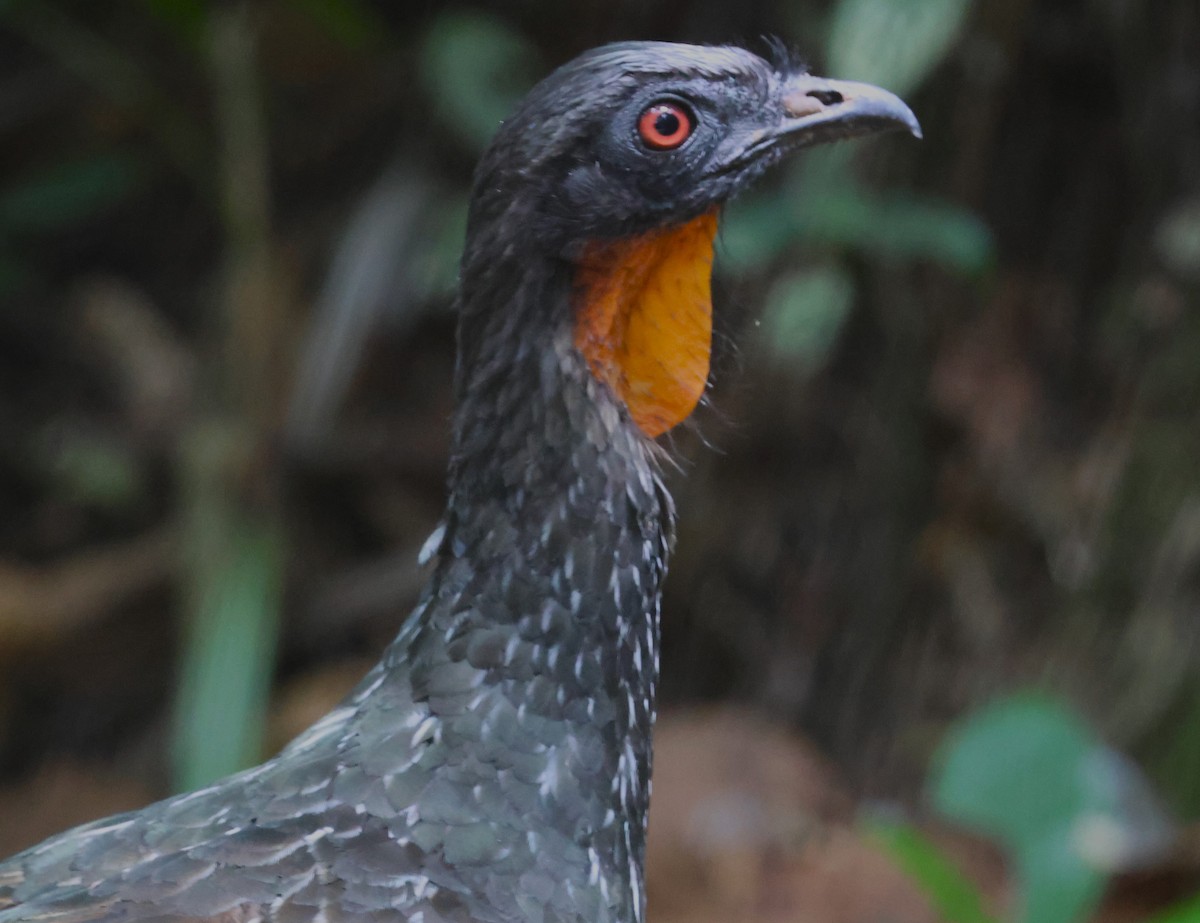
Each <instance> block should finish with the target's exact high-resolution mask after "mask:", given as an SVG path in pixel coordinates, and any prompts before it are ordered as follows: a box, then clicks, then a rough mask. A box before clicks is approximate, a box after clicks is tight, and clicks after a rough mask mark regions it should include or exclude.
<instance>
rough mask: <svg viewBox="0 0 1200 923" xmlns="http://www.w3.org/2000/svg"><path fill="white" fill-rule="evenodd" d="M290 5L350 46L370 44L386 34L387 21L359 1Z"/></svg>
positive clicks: (310, 0)
mask: <svg viewBox="0 0 1200 923" xmlns="http://www.w3.org/2000/svg"><path fill="white" fill-rule="evenodd" d="M291 2H292V4H293V5H294V6H295V7H297V8H298V9H299V10H301V11H302V12H303V13H305V15H307V16H308V17H309V18H310V19H312V20H313V21H314V22H316V23H317V24H318V25H319V26H321V27H322V28H323V29H324V30H325V31H326V32H327V33H328V34H329V35H331V36H333V37H334V38H335V39H337V40H338V41H339V42H340V43H341V44H342V45H344V46H345V47H347V48H350V49H360V48H366V47H369V46H370V45H371V44H372V43H373V42H377V41H379V39H380V38H381V37H382V36H384V35H386V34H387V24H386V23H385V22H384V21H383V20H382V19H381V18H380V17H379V16H377V15H375V13H374V11H372V10H371V9H370V8H369V7H367V5H366V4H364V3H360V2H358V0H291Z"/></svg>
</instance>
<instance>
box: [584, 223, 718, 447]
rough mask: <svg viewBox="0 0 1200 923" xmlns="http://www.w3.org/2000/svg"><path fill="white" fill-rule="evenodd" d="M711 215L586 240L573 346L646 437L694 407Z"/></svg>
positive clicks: (703, 352) (707, 347)
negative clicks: (638, 232)
mask: <svg viewBox="0 0 1200 923" xmlns="http://www.w3.org/2000/svg"><path fill="white" fill-rule="evenodd" d="M716 232H717V216H716V213H715V212H710V213H708V214H705V215H701V216H700V217H699V218H694V219H692V220H691V221H689V222H688V223H687V224H684V225H680V226H678V227H673V228H667V229H665V230H659V231H651V232H650V233H648V234H642V235H640V236H638V237H634V238H629V239H625V240H605V241H593V242H592V243H589V244H588V245H587V247H586V248H585V249H584V252H583V257H582V258H581V260H580V262H579V265H578V268H577V270H576V276H575V347H576V348H577V349H578V350H579V351H580V352H581V353H582V354H583V356H584V358H586V359H587V362H588V365H589V366H590V367H591V369H592V374H593V375H595V376H596V377H597V378H598V379H600V380H601V381H603V382H604V383H606V384H607V385H608V386H609V387H610V388H612V389H613V391H614V392H615V393H616V394H617V396H618V397H620V398H621V400H622V401H623V402H624V403H625V406H626V407H627V408H628V409H629V415H630V416H631V417H632V418H633V421H634V423H636V424H637V425H638V427H639V428H640V429H641V431H642V432H643V433H645V434H646V435H647V436H650V437H652V438H653V437H654V436H659V435H661V434H662V433H665V432H666V431H667V430H669V429H671V427H673V426H676V425H677V424H679V423H681V422H683V421H684V420H685V419H687V417H688V415H689V414H690V413H691V412H692V411H693V410H694V409H695V407H696V404H697V403H699V401H700V397H701V396H702V395H703V394H704V385H705V383H706V382H707V381H708V364H709V358H710V354H711V352H712V287H711V279H712V261H713V237H714V236H715V235H716Z"/></svg>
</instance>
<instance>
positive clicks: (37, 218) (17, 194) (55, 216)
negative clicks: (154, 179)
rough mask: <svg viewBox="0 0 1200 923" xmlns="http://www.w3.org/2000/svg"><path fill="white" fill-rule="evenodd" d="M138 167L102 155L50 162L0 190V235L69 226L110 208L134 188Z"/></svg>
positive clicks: (116, 156)
mask: <svg viewBox="0 0 1200 923" xmlns="http://www.w3.org/2000/svg"><path fill="white" fill-rule="evenodd" d="M136 179H137V163H136V161H135V160H134V159H133V158H132V157H129V156H125V155H121V154H104V155H99V156H94V157H89V158H87V159H85V160H76V161H70V162H67V163H59V164H55V165H54V166H52V167H49V168H47V169H44V170H42V171H40V172H37V173H34V174H32V175H29V176H25V177H20V178H17V179H16V180H15V181H14V182H13V184H12V185H10V186H8V187H7V188H5V189H3V190H0V232H5V233H11V232H26V233H29V232H44V231H56V230H59V229H61V228H66V227H70V226H71V225H73V224H77V223H79V222H81V221H85V220H87V219H88V218H91V217H92V216H94V215H96V214H98V213H100V212H102V211H104V210H105V209H107V208H110V207H112V206H113V205H115V204H116V203H117V202H120V201H121V200H122V199H124V198H125V197H126V196H127V195H128V194H129V192H130V190H131V189H133V187H134V184H135V182H136Z"/></svg>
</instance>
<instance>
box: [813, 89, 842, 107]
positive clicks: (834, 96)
mask: <svg viewBox="0 0 1200 923" xmlns="http://www.w3.org/2000/svg"><path fill="white" fill-rule="evenodd" d="M808 95H809V96H811V97H812V98H813V99H815V100H816V101H817V102H819V103H821V105H823V106H836V105H837V104H838V103H840V102H844V101H845V100H844V99H843V98H842V94H841V93H839V92H838V91H837V90H809V91H808Z"/></svg>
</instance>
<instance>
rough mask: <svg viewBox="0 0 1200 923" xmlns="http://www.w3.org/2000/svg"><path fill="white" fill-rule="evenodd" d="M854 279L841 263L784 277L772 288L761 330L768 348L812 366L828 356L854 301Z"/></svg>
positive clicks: (784, 358)
mask: <svg viewBox="0 0 1200 923" xmlns="http://www.w3.org/2000/svg"><path fill="white" fill-rule="evenodd" d="M854 288H855V287H854V280H853V279H852V278H851V277H850V274H849V273H847V272H846V271H845V270H844V269H842V268H841V267H840V266H820V267H815V268H813V269H808V270H803V271H799V272H792V273H788V274H787V275H784V276H782V277H780V278H779V279H778V280H777V281H776V282H775V284H774V285H773V286H772V287H771V290H770V291H769V292H768V293H767V297H766V303H765V305H764V307H763V315H762V326H761V334H762V339H763V342H764V344H765V345H766V348H767V349H768V350H769V352H770V353H771V354H772V355H773V356H775V357H776V358H777V359H779V360H781V361H783V362H786V363H788V364H796V365H799V366H801V367H804V368H807V369H812V368H815V367H817V366H819V365H821V364H822V363H823V362H824V361H825V360H826V359H827V358H828V356H829V353H830V351H831V350H832V349H833V346H834V344H835V343H836V342H837V338H838V334H839V333H840V332H841V330H842V326H843V325H844V324H845V321H846V318H847V317H849V315H850V309H851V308H852V307H853V305H854Z"/></svg>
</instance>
